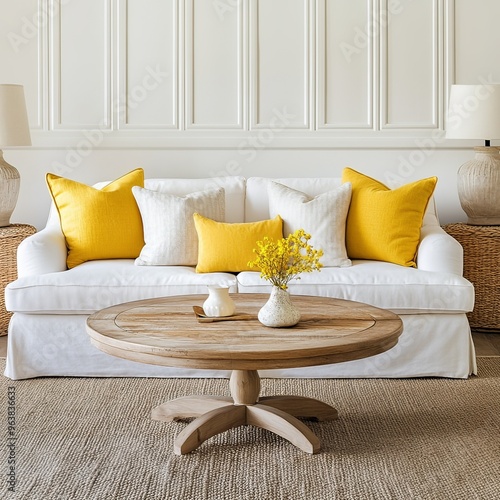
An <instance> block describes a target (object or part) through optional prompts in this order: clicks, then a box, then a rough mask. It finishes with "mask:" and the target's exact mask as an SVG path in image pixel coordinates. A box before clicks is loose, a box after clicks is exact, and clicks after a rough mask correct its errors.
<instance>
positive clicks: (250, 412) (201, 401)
mask: <svg viewBox="0 0 500 500" xmlns="http://www.w3.org/2000/svg"><path fill="white" fill-rule="evenodd" d="M229 387H230V389H231V396H232V397H231V398H227V397H222V396H186V397H182V398H178V399H174V400H172V401H168V402H167V403H163V404H162V405H160V406H157V407H156V408H154V409H153V411H152V412H151V417H152V418H153V420H162V421H165V422H170V421H172V420H178V419H183V418H192V417H196V418H195V420H193V421H192V422H191V423H190V424H189V425H188V426H187V427H186V428H185V429H184V430H183V431H182V432H181V433H180V434H179V435H178V436H177V438H176V440H175V443H174V453H176V454H177V455H184V454H185V453H189V452H190V451H192V450H194V449H196V448H197V447H198V446H199V445H200V444H202V443H203V442H204V441H206V440H207V439H208V438H210V437H212V436H215V435H216V434H219V433H221V432H224V431H227V430H228V429H231V428H233V427H238V426H240V425H255V426H257V427H261V428H263V429H267V430H269V431H271V432H274V433H275V434H278V435H279V436H282V437H284V438H285V439H287V440H288V441H290V442H291V443H293V444H294V445H295V446H297V447H298V448H300V449H301V450H303V451H305V452H307V453H317V452H318V451H319V449H320V442H319V439H318V438H317V436H316V435H315V434H314V433H313V432H312V431H311V429H309V427H307V426H306V425H305V424H304V423H302V422H301V421H300V420H298V417H299V418H307V419H316V420H333V419H336V418H337V410H336V409H335V408H333V407H331V406H330V405H327V404H326V403H323V402H321V401H318V400H317V399H312V398H307V397H302V396H267V397H262V398H259V393H260V377H259V374H258V372H257V371H256V370H233V372H232V373H231V378H230V381H229Z"/></svg>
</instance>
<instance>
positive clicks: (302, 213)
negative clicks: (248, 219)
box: [267, 182, 351, 267]
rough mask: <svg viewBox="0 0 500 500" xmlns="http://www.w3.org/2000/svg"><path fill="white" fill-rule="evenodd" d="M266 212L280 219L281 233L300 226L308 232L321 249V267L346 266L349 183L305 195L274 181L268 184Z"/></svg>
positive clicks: (291, 230) (347, 259)
mask: <svg viewBox="0 0 500 500" xmlns="http://www.w3.org/2000/svg"><path fill="white" fill-rule="evenodd" d="M267 189H268V195H269V213H270V215H271V217H275V216H276V215H280V216H281V218H282V219H283V235H284V236H285V237H286V236H288V235H289V234H291V233H293V232H295V231H297V230H298V229H304V231H306V233H309V234H310V235H311V239H310V241H309V244H310V245H311V246H312V247H313V248H315V249H317V250H319V249H321V250H323V257H322V258H321V263H322V264H323V266H327V267H330V266H340V267H344V266H350V265H351V261H350V260H349V258H348V257H347V251H346V247H345V225H346V218H347V211H348V210H349V203H350V201H351V184H350V183H349V182H346V183H344V184H342V185H341V186H339V187H338V188H336V189H333V190H331V191H327V192H326V193H321V194H318V195H316V196H308V195H307V194H305V193H303V192H302V191H297V190H296V189H292V188H290V187H288V186H285V185H283V184H280V183H278V182H271V183H270V184H269V185H268V188H267Z"/></svg>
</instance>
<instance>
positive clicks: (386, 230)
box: [342, 168, 437, 267]
mask: <svg viewBox="0 0 500 500" xmlns="http://www.w3.org/2000/svg"><path fill="white" fill-rule="evenodd" d="M342 182H350V183H351V184H352V197H351V205H350V207H349V213H348V215H347V227H346V245H347V254H348V256H349V257H350V258H351V259H368V260H382V261H386V262H393V263H395V264H400V265H402V266H408V267H415V266H416V264H415V259H416V254H417V247H418V243H419V241H420V228H421V227H422V221H423V218H424V214H425V210H426V208H427V204H428V203H429V200H430V198H431V196H432V193H433V192H434V188H435V187H436V183H437V177H429V178H427V179H422V180H419V181H416V182H411V183H409V184H405V185H404V186H401V187H399V188H397V189H389V188H388V187H387V186H385V185H384V184H382V183H381V182H379V181H377V180H375V179H372V178H371V177H368V176H367V175H364V174H361V173H359V172H356V170H353V169H351V168H345V169H344V170H343V172H342Z"/></svg>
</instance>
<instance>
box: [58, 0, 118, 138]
mask: <svg viewBox="0 0 500 500" xmlns="http://www.w3.org/2000/svg"><path fill="white" fill-rule="evenodd" d="M49 1H50V2H51V4H52V7H51V9H50V10H49V12H51V13H53V14H52V16H53V17H52V22H51V25H50V26H51V30H50V33H49V57H48V59H49V61H50V63H49V64H50V66H51V71H50V87H51V99H50V100H49V104H50V106H51V108H50V120H49V128H50V129H52V130H86V129H89V128H95V127H99V128H100V129H102V130H108V129H110V128H111V123H112V120H111V111H112V106H111V78H112V75H111V67H112V62H111V36H112V19H111V15H112V14H111V9H112V5H111V4H112V1H111V0H87V1H86V2H61V3H59V2H57V0H49ZM56 4H57V6H56Z"/></svg>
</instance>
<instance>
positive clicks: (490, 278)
mask: <svg viewBox="0 0 500 500" xmlns="http://www.w3.org/2000/svg"><path fill="white" fill-rule="evenodd" d="M443 229H444V230H445V231H446V232H447V233H448V234H449V235H451V236H453V237H454V238H455V239H456V240H457V241H458V242H459V243H460V244H461V245H462V247H463V249H464V277H465V278H467V279H468V280H469V281H470V282H471V283H472V284H473V285H474V290H475V296H476V301H475V305H474V310H473V311H472V312H471V313H469V314H468V318H469V323H470V326H471V328H476V329H485V330H500V226H472V225H469V224H463V223H457V224H448V225H446V226H443Z"/></svg>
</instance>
